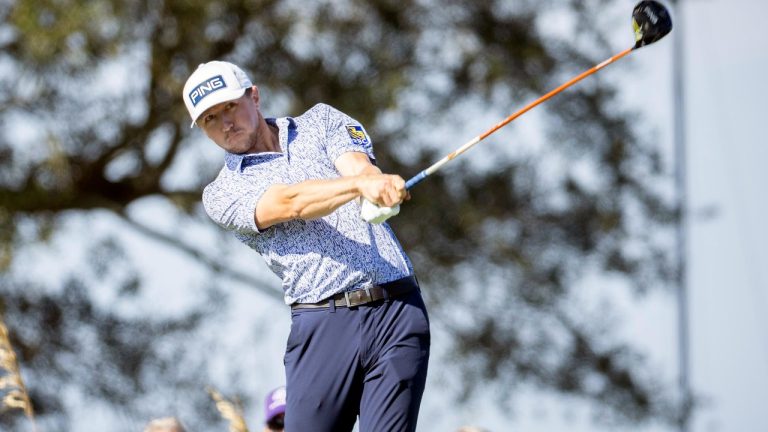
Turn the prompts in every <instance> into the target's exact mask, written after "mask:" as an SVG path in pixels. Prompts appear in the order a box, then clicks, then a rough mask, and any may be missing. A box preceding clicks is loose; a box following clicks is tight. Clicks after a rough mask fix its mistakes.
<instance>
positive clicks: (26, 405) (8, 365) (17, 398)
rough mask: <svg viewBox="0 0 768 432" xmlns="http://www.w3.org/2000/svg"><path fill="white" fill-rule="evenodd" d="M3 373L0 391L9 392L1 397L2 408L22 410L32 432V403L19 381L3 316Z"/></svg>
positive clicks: (0, 352)
mask: <svg viewBox="0 0 768 432" xmlns="http://www.w3.org/2000/svg"><path fill="white" fill-rule="evenodd" d="M3 371H5V374H4V375H3V376H2V377H0V390H3V389H10V391H8V392H7V393H6V394H5V395H4V396H3V398H2V407H3V408H8V409H21V410H24V414H26V416H27V417H28V418H29V420H30V421H31V422H32V430H37V427H36V426H35V412H34V410H33V409H32V402H31V401H30V400H29V394H28V393H27V388H26V386H24V381H23V380H22V379H21V372H20V371H19V363H18V361H17V360H16V353H15V352H14V351H13V347H12V346H11V338H10V336H9V333H8V327H6V326H5V321H4V320H3V316H2V315H0V372H3Z"/></svg>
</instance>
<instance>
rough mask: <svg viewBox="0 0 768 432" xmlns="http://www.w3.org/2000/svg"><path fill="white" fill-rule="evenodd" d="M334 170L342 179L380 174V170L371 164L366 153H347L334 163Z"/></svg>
mask: <svg viewBox="0 0 768 432" xmlns="http://www.w3.org/2000/svg"><path fill="white" fill-rule="evenodd" d="M334 165H335V166H336V170H337V171H338V172H339V174H341V175H342V176H344V177H349V176H356V175H361V174H381V170H380V169H379V168H378V167H377V166H376V165H374V164H373V162H372V161H371V159H370V157H369V156H368V154H367V153H363V152H347V153H343V154H341V155H340V156H339V157H337V158H336V160H335V161H334Z"/></svg>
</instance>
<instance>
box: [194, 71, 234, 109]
mask: <svg viewBox="0 0 768 432" xmlns="http://www.w3.org/2000/svg"><path fill="white" fill-rule="evenodd" d="M226 86H227V84H226V83H225V82H224V78H222V77H221V75H216V76H215V77H213V78H210V79H208V80H206V81H203V82H202V83H201V84H200V85H198V86H197V87H195V88H194V89H192V91H191V92H189V100H190V102H192V106H197V104H199V103H200V101H201V100H203V98H204V97H206V96H208V95H209V94H211V93H213V92H215V91H216V90H220V89H223V88H224V87H226Z"/></svg>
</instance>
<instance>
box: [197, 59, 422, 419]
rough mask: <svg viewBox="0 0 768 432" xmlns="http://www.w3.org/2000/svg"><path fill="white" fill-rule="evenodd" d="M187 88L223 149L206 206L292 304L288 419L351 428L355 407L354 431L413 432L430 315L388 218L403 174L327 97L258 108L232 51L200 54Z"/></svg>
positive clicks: (399, 196) (401, 195) (399, 198)
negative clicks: (392, 169) (279, 110)
mask: <svg viewBox="0 0 768 432" xmlns="http://www.w3.org/2000/svg"><path fill="white" fill-rule="evenodd" d="M183 98H184V102H185V104H186V106H187V109H188V110H189V114H190V116H191V117H192V124H193V125H195V124H197V125H198V126H199V127H200V129H201V130H202V131H203V132H204V133H205V134H206V136H207V137H208V138H210V139H211V140H212V141H213V142H214V143H216V144H217V145H218V146H219V147H221V148H222V149H224V150H225V156H224V167H223V168H222V169H221V171H220V172H219V175H218V177H217V178H216V179H215V180H214V181H213V182H212V183H211V184H209V185H208V186H207V187H206V188H205V191H204V193H203V205H204V207H205V210H206V212H207V213H208V215H209V216H210V217H211V218H212V219H213V220H214V221H216V222H217V223H218V224H220V225H221V226H222V227H224V228H226V229H228V230H230V231H232V232H233V233H234V234H235V236H236V237H237V238H238V239H239V240H241V241H242V242H243V243H245V244H246V245H248V246H250V247H251V248H252V249H254V250H255V251H256V252H258V253H259V254H261V255H262V256H263V257H264V259H265V260H266V262H267V264H268V266H269V267H270V269H271V270H272V271H273V272H274V273H275V274H276V275H277V276H279V277H280V279H281V280H282V286H283V292H284V298H285V303H286V304H288V305H290V307H291V331H290V335H289V337H288V343H287V347H286V352H285V359H284V360H285V371H286V387H287V389H286V390H287V401H286V410H285V412H286V415H285V429H286V430H289V431H317V432H323V431H327V432H339V431H351V430H352V428H353V426H354V424H355V422H356V419H357V417H358V415H359V418H360V431H363V432H364V431H384V430H386V431H413V430H415V428H416V419H417V417H418V412H419V405H420V403H421V397H422V393H423V391H424V384H425V380H426V376H427V362H428V358H429V347H430V332H429V321H428V318H427V312H426V309H425V307H424V302H423V301H422V298H421V293H420V291H419V287H418V285H417V282H416V278H415V277H414V271H413V267H412V265H411V261H410V260H409V259H408V257H407V256H406V254H405V252H404V251H403V249H402V247H401V246H400V243H399V242H398V240H397V238H396V237H395V234H394V233H393V231H392V229H391V228H390V227H389V226H388V225H387V224H386V223H383V222H384V220H385V219H386V218H388V217H390V216H392V215H394V214H396V213H397V210H398V208H399V207H398V205H399V204H400V203H401V202H403V200H405V199H406V198H408V192H407V191H406V189H405V181H404V180H403V179H402V178H401V177H400V176H397V175H386V174H382V173H381V170H380V169H379V168H378V167H377V166H376V165H375V164H374V161H375V156H374V152H373V143H372V140H371V138H370V137H369V136H368V134H367V132H366V131H365V129H364V128H363V125H361V124H360V123H359V122H357V121H356V120H354V119H353V118H351V117H350V116H348V115H346V114H344V113H342V112H340V111H338V110H337V109H335V108H333V107H331V106H328V105H324V104H318V105H316V106H314V107H312V108H311V109H309V110H308V111H307V112H305V113H304V114H302V115H300V116H297V117H280V118H266V117H265V116H264V115H263V114H262V112H261V101H262V100H261V94H260V92H259V88H258V87H256V86H254V85H253V84H252V83H251V81H250V80H249V79H248V77H247V76H246V74H245V73H244V72H243V71H242V70H241V69H240V68H239V67H238V66H236V65H234V64H232V63H228V62H223V61H211V62H209V63H205V64H202V65H200V67H198V68H197V70H195V71H194V72H193V73H192V74H191V76H190V77H189V79H188V80H187V82H186V85H185V86H184V90H183ZM364 209H368V210H366V211H364ZM370 222H375V223H370Z"/></svg>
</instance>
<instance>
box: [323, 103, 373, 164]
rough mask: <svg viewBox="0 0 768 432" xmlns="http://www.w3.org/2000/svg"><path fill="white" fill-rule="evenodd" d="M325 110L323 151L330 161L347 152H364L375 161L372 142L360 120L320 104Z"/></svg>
mask: <svg viewBox="0 0 768 432" xmlns="http://www.w3.org/2000/svg"><path fill="white" fill-rule="evenodd" d="M320 108H322V109H325V110H327V112H326V143H325V151H326V154H327V155H328V158H329V159H330V160H331V161H335V160H336V159H337V158H338V157H339V156H341V155H342V154H344V153H348V152H360V153H365V154H367V155H368V157H369V158H370V159H371V160H372V161H375V160H376V157H375V156H374V154H373V142H372V141H371V137H370V136H369V135H368V132H366V130H365V128H364V127H363V125H362V124H360V122H358V121H357V120H355V119H353V118H352V117H350V116H348V115H346V114H344V113H343V112H341V111H339V110H337V109H336V108H333V107H332V106H329V105H325V104H320Z"/></svg>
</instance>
